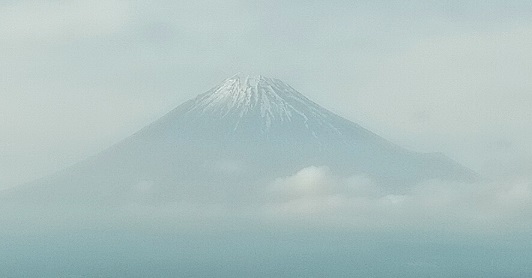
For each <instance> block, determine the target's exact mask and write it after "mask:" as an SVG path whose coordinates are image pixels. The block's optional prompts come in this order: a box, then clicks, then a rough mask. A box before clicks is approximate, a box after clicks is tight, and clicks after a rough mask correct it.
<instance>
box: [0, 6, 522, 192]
mask: <svg viewBox="0 0 532 278" xmlns="http://www.w3.org/2000/svg"><path fill="white" fill-rule="evenodd" d="M531 49H532V2H530V1H524V0H523V1H490V0H483V1H480V0H479V1H458V0H449V1H393V0H392V1H340V0H331V1H298V0H296V1H236V0H228V1H206V0H199V1H144V2H140V1H119V0H93V1H77V0H71V1H0V65H1V66H0V73H1V74H0V188H2V187H8V186H10V185H14V184H17V183H20V182H24V181H28V180H32V179H34V178H37V177H39V176H43V175H46V174H49V173H51V172H53V171H56V170H58V169H61V168H63V167H65V166H68V165H71V164H73V163H75V162H77V161H79V160H81V159H83V158H85V157H87V156H89V155H92V154H94V153H97V152H98V151H100V150H103V149H105V148H106V147H108V146H109V145H111V144H113V143H115V142H117V141H119V140H120V139H122V138H125V137H127V136H128V135H130V134H132V133H134V132H135V131H136V130H138V129H139V128H141V127H143V126H144V125H146V124H148V123H150V122H151V121H153V120H155V119H157V118H158V117H160V116H161V115H163V114H165V113H166V112H167V111H169V110H171V109H172V108H174V107H175V106H177V105H178V104H180V103H181V102H183V101H185V100H187V99H190V98H192V97H194V96H195V95H197V94H199V93H202V92H204V91H206V90H208V89H210V88H211V87H213V86H214V85H216V84H217V83H219V82H221V81H222V80H223V79H225V78H226V77H228V76H231V75H233V74H234V73H236V72H244V73H248V72H249V73H252V74H263V75H266V76H270V77H276V78H280V79H282V80H284V81H285V82H287V83H289V84H291V85H292V86H293V87H294V88H296V89H297V90H299V91H300V92H301V93H303V94H305V95H307V96H308V97H309V98H311V99H312V100H314V101H316V102H318V103H320V104H322V105H323V106H325V107H326V108H328V109H330V110H332V111H334V112H337V113H338V114H340V115H342V116H344V117H346V118H348V119H350V120H353V121H355V122H357V123H359V124H361V125H363V126H365V127H367V128H368V129H370V130H372V131H374V132H376V133H378V134H380V135H382V136H383V137H385V138H387V139H390V140H392V141H394V142H396V143H398V144H400V145H403V146H405V147H408V148H410V149H413V150H419V151H431V152H432V151H440V152H444V153H445V154H447V155H449V156H450V157H452V158H454V159H455V160H457V161H459V162H461V163H463V164H464V165H466V166H469V167H471V168H472V169H474V170H476V171H479V172H481V173H491V174H492V175H519V174H527V173H531V172H532V143H531V142H532V121H531V119H532V112H531V109H530V107H532V78H530V77H531V76H532V50H531Z"/></svg>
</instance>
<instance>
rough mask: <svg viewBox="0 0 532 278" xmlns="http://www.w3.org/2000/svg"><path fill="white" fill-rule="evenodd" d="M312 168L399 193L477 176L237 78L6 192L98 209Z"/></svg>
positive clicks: (244, 194) (204, 193) (245, 185)
mask: <svg viewBox="0 0 532 278" xmlns="http://www.w3.org/2000/svg"><path fill="white" fill-rule="evenodd" d="M309 166H328V167H329V168H330V169H331V170H332V171H333V172H335V173H336V174H338V175H346V176H349V175H365V176H369V177H371V178H372V179H374V180H375V181H377V182H380V183H382V184H387V185H389V186H390V187H392V188H396V189H398V190H399V189H400V188H402V187H405V186H408V185H412V184H415V183H417V182H420V181H423V180H427V179H444V180H462V181H463V180H472V179H474V177H475V174H474V173H473V172H471V171H470V170H468V169H467V168H464V167H463V166H461V165H459V164H457V163H455V162H453V161H452V160H450V159H449V158H447V157H445V156H443V155H441V154H424V153H417V152H412V151H409V150H406V149H403V148H401V147H399V146H397V145H395V144H393V143H391V142H389V141H387V140H385V139H383V138H381V137H379V136H378V135H376V134H374V133H372V132H370V131H368V130H367V129H364V128H363V127H361V126H359V125H357V124H355V123H353V122H351V121H349V120H346V119H344V118H342V117H340V116H338V115H336V114H334V113H332V112H330V111H328V110H327V109H325V108H323V107H321V106H319V105H318V104H316V103H314V102H312V101H311V100H309V99H308V98H306V97H305V96H303V95H302V94H300V93H299V92H297V91H296V90H295V89H293V88H292V87H290V86H289V85H287V84H286V83H284V82H282V81H280V80H278V79H273V78H268V77H263V76H242V75H235V76H233V77H230V78H228V79H226V80H225V81H223V82H222V83H221V84H220V85H218V86H216V87H214V88H212V89H211V90H209V91H207V92H206V93H204V94H201V95H199V96H197V97H196V98H194V99H192V100H189V101H187V102H185V103H183V104H182V105H180V106H178V107H177V108H175V109H174V110H173V111H171V112H169V113H168V114H167V115H165V116H164V117H162V118H161V119H159V120H158V121H156V122H154V123H152V124H151V125H149V126H147V127H145V128H144V129H142V130H140V131H139V132H137V133H136V134H134V135H133V136H131V137H129V138H126V139H125V140H123V141H122V142H120V143H118V144H116V145H115V146H112V147H111V148H109V149H108V150H106V151H104V152H102V153H100V154H98V155H96V156H94V157H91V158H89V159H87V160H85V161H83V162H81V163H79V164H77V165H75V166H73V167H71V168H68V169H66V170H64V171H62V172H60V173H57V174H56V175H53V176H51V177H49V178H45V179H42V180H39V181H36V182H33V183H30V184H27V185H24V186H21V187H18V188H15V189H13V190H11V191H10V192H9V193H8V195H10V196H14V195H15V196H23V197H24V198H29V200H32V201H50V202H51V201H53V202H55V201H57V200H68V201H71V202H97V203H114V202H116V201H117V200H119V201H124V200H143V201H173V200H178V199H183V198H186V199H201V200H204V201H208V200H211V199H217V198H221V199H234V198H243V199H246V198H248V197H249V196H251V195H253V194H256V193H257V192H260V188H261V187H264V186H265V185H267V184H269V183H271V182H272V181H274V180H275V179H276V178H278V177H283V176H287V175H291V174H293V173H295V172H297V171H299V170H301V169H303V168H305V167H309ZM257 190H258V191H257Z"/></svg>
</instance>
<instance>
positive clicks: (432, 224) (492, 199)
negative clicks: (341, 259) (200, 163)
mask: <svg viewBox="0 0 532 278" xmlns="http://www.w3.org/2000/svg"><path fill="white" fill-rule="evenodd" d="M270 190H271V191H270V193H271V194H273V196H272V198H270V199H269V201H268V202H267V203H266V204H265V205H264V216H265V217H266V218H268V219H270V220H271V219H274V220H277V221H282V222H284V223H291V224H296V225H297V224H304V225H308V224H309V223H312V224H315V225H319V226H320V225H321V226H326V227H351V228H354V229H381V228H384V229H386V230H389V231H394V230H404V229H407V230H412V231H423V230H431V231H432V230H448V231H453V232H458V233H464V232H465V233H480V234H486V233H487V234H490V233H497V232H501V231H513V232H515V231H517V230H518V229H519V227H522V226H526V225H531V224H532V191H531V190H532V183H531V182H530V178H522V179H520V180H516V181H506V182H495V181H479V182H476V183H460V182H446V181H439V180H431V181H427V182H424V183H420V184H416V185H411V186H409V187H405V188H402V189H399V190H398V188H397V187H394V185H393V184H387V185H380V184H378V183H376V182H372V181H371V180H370V179H368V178H365V177H363V178H360V177H347V178H344V177H340V176H337V175H335V174H334V173H332V172H331V171H330V170H328V168H326V167H309V168H306V169H303V170H301V171H299V172H298V173H296V174H294V175H293V176H289V177H286V178H280V179H277V180H276V181H275V182H274V183H273V184H272V185H271V188H270Z"/></svg>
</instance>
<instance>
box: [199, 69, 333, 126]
mask: <svg viewBox="0 0 532 278" xmlns="http://www.w3.org/2000/svg"><path fill="white" fill-rule="evenodd" d="M198 112H199V113H201V114H203V115H211V116H217V117H221V118H233V119H236V121H235V123H234V128H235V129H237V128H238V127H239V125H240V123H241V119H243V118H250V117H260V118H261V119H262V120H261V123H260V125H261V131H263V132H266V131H268V130H270V128H271V127H272V125H274V124H275V123H287V122H292V121H299V122H301V123H303V125H305V126H306V128H307V129H310V128H309V125H314V126H317V125H319V126H327V127H328V128H329V129H333V130H335V131H336V132H337V130H336V128H335V127H334V125H333V124H332V123H330V122H329V118H331V114H332V113H331V112H329V111H327V110H325V109H323V108H321V107H320V106H318V105H317V104H315V103H314V102H312V101H310V100H309V99H307V98H306V97H305V96H303V95H302V94H300V93H299V92H297V91H296V90H295V89H293V88H292V87H291V86H290V85H288V84H286V83H284V82H282V81H281V80H278V79H274V78H269V77H265V76H262V75H255V76H253V75H242V74H236V75H234V76H232V77H230V78H228V79H226V80H225V81H223V82H222V83H221V84H220V85H218V86H216V87H214V88H213V89H211V90H210V91H208V92H206V93H204V94H202V95H199V96H198V97H197V98H196V99H195V100H194V105H193V106H192V107H191V109H190V110H189V113H194V114H196V113H198ZM313 136H316V135H315V134H314V133H313Z"/></svg>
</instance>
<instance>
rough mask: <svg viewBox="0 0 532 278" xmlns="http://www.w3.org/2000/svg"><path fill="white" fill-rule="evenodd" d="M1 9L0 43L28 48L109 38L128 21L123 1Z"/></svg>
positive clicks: (28, 3)
mask: <svg viewBox="0 0 532 278" xmlns="http://www.w3.org/2000/svg"><path fill="white" fill-rule="evenodd" d="M1 6H2V9H1V10H0V42H1V43H2V45H3V47H5V46H6V45H17V46H20V45H23V46H31V44H34V43H36V42H39V43H42V42H47V43H57V42H62V41H65V40H71V39H74V38H80V37H91V36H99V35H108V34H112V33H115V32H117V31H119V30H120V29H121V28H122V27H124V25H125V24H126V23H127V22H128V20H129V16H130V14H129V9H128V6H127V2H126V1H121V0H111V1H101V0H97V1H77V0H76V1H38V2H35V1H17V2H16V3H14V4H3V5H1Z"/></svg>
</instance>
